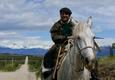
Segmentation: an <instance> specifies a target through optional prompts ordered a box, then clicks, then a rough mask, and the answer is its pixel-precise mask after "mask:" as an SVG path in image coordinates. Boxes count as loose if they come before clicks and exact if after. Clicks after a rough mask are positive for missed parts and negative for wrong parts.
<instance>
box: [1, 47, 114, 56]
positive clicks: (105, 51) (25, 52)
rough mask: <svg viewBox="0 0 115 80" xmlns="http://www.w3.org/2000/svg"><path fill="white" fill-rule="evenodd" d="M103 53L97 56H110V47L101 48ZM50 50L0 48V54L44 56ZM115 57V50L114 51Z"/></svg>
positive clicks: (98, 53)
mask: <svg viewBox="0 0 115 80" xmlns="http://www.w3.org/2000/svg"><path fill="white" fill-rule="evenodd" d="M100 49H101V52H99V51H98V52H97V56H98V57H101V56H109V54H110V46H102V47H100ZM47 51H48V50H47V49H43V48H31V49H12V48H6V47H0V53H4V54H5V53H8V54H18V55H34V56H43V55H44V54H45V53H46V52H47ZM113 52H114V55H115V49H113Z"/></svg>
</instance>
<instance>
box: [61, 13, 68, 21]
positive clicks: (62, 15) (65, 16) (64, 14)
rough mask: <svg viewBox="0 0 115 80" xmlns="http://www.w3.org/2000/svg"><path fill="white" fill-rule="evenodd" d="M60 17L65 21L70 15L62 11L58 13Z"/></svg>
mask: <svg viewBox="0 0 115 80" xmlns="http://www.w3.org/2000/svg"><path fill="white" fill-rule="evenodd" d="M60 18H61V20H62V21H63V22H67V21H68V20H69V18H70V15H69V14H68V13H65V12H62V13H60Z"/></svg>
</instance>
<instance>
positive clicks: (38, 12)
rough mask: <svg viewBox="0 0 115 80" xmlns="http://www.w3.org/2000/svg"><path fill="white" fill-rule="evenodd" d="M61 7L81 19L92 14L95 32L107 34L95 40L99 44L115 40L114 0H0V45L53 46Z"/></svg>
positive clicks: (110, 42) (22, 46)
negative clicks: (51, 30) (52, 28)
mask: <svg viewBox="0 0 115 80" xmlns="http://www.w3.org/2000/svg"><path fill="white" fill-rule="evenodd" d="M62 7H69V8H70V9H71V10H72V17H73V18H74V19H76V20H78V21H79V20H82V21H86V20H87V18H88V16H92V17H93V27H92V29H93V31H94V33H95V34H96V36H99V37H103V38H104V39H100V40H96V41H97V42H98V44H99V45H100V46H101V45H111V44H112V43H113V42H115V3H114V0H0V46H3V47H10V48H24V47H26V48H49V47H51V45H52V44H53V42H52V40H51V37H50V33H49V30H50V28H51V26H52V25H53V24H54V22H56V21H57V20H58V19H59V18H60V17H59V10H60V9H61V8H62Z"/></svg>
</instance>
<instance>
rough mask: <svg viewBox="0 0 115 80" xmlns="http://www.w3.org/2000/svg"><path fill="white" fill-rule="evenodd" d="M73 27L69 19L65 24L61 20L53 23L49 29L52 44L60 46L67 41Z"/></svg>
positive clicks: (73, 24)
mask: <svg viewBox="0 0 115 80" xmlns="http://www.w3.org/2000/svg"><path fill="white" fill-rule="evenodd" d="M76 22H77V21H76ZM74 26H75V23H74V22H73V21H72V19H70V20H69V21H68V22H67V23H63V22H62V21H61V20H59V21H57V22H56V23H54V25H53V26H52V28H51V29H50V33H51V37H52V40H53V42H54V43H55V44H60V43H63V42H64V41H65V40H67V37H68V36H71V35H72V31H73V28H74Z"/></svg>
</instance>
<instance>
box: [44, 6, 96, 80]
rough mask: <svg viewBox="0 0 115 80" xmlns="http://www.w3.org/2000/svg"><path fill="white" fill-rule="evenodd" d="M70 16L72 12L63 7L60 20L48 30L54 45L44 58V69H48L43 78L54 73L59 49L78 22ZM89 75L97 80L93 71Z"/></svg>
mask: <svg viewBox="0 0 115 80" xmlns="http://www.w3.org/2000/svg"><path fill="white" fill-rule="evenodd" d="M71 14H72V12H71V10H70V9H69V8H66V7H65V8H62V9H60V20H58V21H57V22H56V23H55V24H54V25H53V26H52V28H51V29H50V33H51V38H52V40H53V42H54V43H55V45H53V46H52V47H51V48H50V49H49V51H48V52H47V53H46V54H45V56H44V62H43V65H44V67H45V68H47V69H49V70H48V71H44V72H43V77H44V78H47V77H48V76H49V75H50V74H52V72H53V71H54V67H55V65H56V60H57V56H58V52H59V47H60V45H62V44H63V43H64V42H65V41H67V40H68V37H69V36H72V31H73V28H74V26H75V24H77V23H78V21H75V20H73V18H71ZM74 21H75V22H74ZM91 73H92V74H93V75H92V78H93V79H92V80H97V77H96V76H95V75H96V73H93V71H91Z"/></svg>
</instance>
